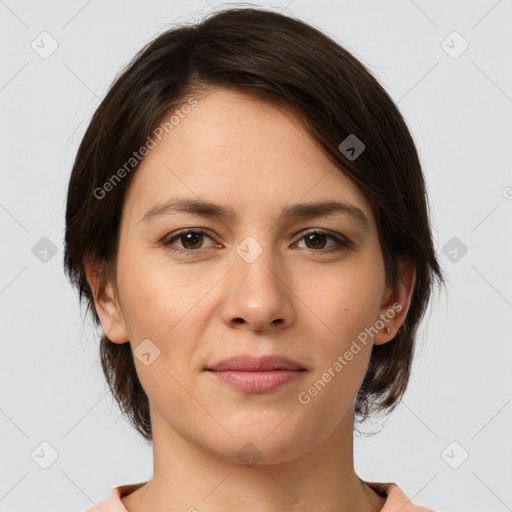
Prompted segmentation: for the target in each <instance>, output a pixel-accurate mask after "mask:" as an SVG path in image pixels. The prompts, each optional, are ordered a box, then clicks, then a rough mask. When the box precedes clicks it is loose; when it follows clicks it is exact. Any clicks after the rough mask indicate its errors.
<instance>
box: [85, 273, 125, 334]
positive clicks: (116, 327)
mask: <svg viewBox="0 0 512 512" xmlns="http://www.w3.org/2000/svg"><path fill="white" fill-rule="evenodd" d="M85 274H86V279H87V282H88V283H89V286H90V288H91V291H92V294H93V297H94V306H95V308H96V313H97V314H98V316H99V319H100V322H101V326H102V328H103V332H104V333H105V336H107V338H108V339H109V340H110V341H112V342H113V343H119V344H122V343H126V342H127V341H129V336H128V331H127V329H126V326H125V321H124V316H123V313H122V310H121V307H120V305H119V302H118V300H117V299H116V295H115V292H114V287H113V286H112V284H111V283H110V282H108V283H107V285H106V287H105V291H104V292H103V294H102V295H101V296H100V295H99V293H100V292H99V283H100V268H99V267H98V265H93V264H86V270H85Z"/></svg>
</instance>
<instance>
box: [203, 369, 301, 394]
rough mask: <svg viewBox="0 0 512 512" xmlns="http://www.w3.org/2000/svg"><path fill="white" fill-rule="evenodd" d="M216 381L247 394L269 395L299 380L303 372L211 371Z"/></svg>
mask: <svg viewBox="0 0 512 512" xmlns="http://www.w3.org/2000/svg"><path fill="white" fill-rule="evenodd" d="M210 373H212V374H213V375H214V376H215V377H216V378H217V379H220V380H222V381H223V382H225V383H226V384H228V385H229V386H231V387H233V388H236V389H239V390H241V391H245V392H247V393H269V392H270V391H276V390H278V389H280V388H282V387H283V386H285V385H286V384H289V383H291V382H295V381H296V380H298V379H300V378H301V377H302V376H303V375H304V373H306V372H305V371H304V370H271V371H252V372H247V371H245V372H244V371H234V370H229V371H221V372H216V371H211V372H210Z"/></svg>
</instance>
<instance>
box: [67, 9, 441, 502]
mask: <svg viewBox="0 0 512 512" xmlns="http://www.w3.org/2000/svg"><path fill="white" fill-rule="evenodd" d="M65 265H66V271H67V273H68V275H69V277H70V279H71V280H72V282H73V283H74V284H75V285H76V286H77V287H78V289H79V292H80V298H83V297H85V298H86V300H87V305H88V311H89V312H90V313H91V314H92V315H93V318H94V319H95V321H96V322H97V323H98V324H100V323H101V327H102V329H103V332H104V335H103V336H102V339H101V345H100V350H101V360H102V366H103V370H104V373H105V376H106V379H107V382H108V383H109V385H110V388H111V390H112V392H113V394H114V396H115V398H116V400H117V401H118V403H119V405H120V407H121V409H122V411H123V412H124V413H125V414H126V416H127V417H128V418H129V419H130V421H131V422H132V424H133V426H134V427H135V428H136V429H137V430H138V431H139V432H140V433H141V435H142V436H143V437H144V439H145V440H146V441H147V442H149V443H152V445H153V456H154V472H153V476H152V478H151V479H150V480H149V481H148V482H139V483H137V484H127V485H123V486H119V487H116V488H114V489H112V492H111V494H110V496H109V497H108V498H107V499H106V500H104V501H103V502H101V503H99V504H98V508H99V509H101V510H102V511H103V512H106V511H112V512H114V511H115V512H126V511H130V512H142V511H148V510H151V511H152V512H163V511H164V510H165V511H166V512H169V511H174V510H176V511H178V510H189V511H194V510H199V511H220V510H222V511H226V510H235V508H236V510H237V511H248V510H254V509H255V508H257V509H258V510H266V511H269V512H272V511H282V510H290V511H292V510H293V511H295V510H297V511H298V510H306V511H311V512H312V511H316V510H333V511H334V510H336V511H348V510H357V511H359V512H376V511H378V510H382V511H384V512H394V511H398V510H400V511H402V512H414V511H416V512H419V511H427V510H428V509H426V508H422V507H419V506H416V505H413V504H412V503H411V502H410V501H409V500H408V498H407V497H406V495H405V494H404V493H403V491H402V490H401V489H400V487H399V486H397V485H396V484H394V483H375V482H365V481H363V480H361V479H360V478H359V477H358V476H357V474H356V473H355V471H354V466H353V449H352V448H353V431H354V425H355V422H356V419H357V420H358V421H359V422H362V421H364V420H365V419H366V418H368V417H370V415H373V414H377V413H382V412H388V413H389V412H390V411H391V410H393V408H394V407H396V405H397V404H398V403H399V401H400V399H401V397H402V396H403V394H404V392H405V390H406V387H407V383H408V380H409V375H410V369H411V363H412V356H413V349H414V342H415V335H416V329H417V326H418V324H419V322H420V320H421V318H422V316H423V314H424V311H425V308H426V306H427V303H428V301H429V297H430V293H431V290H432V288H433V285H434V280H438V281H439V282H441V283H442V282H443V275H442V271H441V269H440V267H439V264H438V261H437V259H436V256H435V251H434V247H433V243H432V237H431V231H430V226H429V220H428V210H427V197H426V191H425V185H424V178H423V174H422V170H421V166H420V163H419V160H418V156H417V152H416V149H415V146H414V143H413V140H412V138H411V135H410V133H409V131H408V129H407V127H406V124H405V122H404V120H403V118H402V116H401V115H400V113H399V112H398V110H397V108H396V106H395V105H394V103H393V102H392V100H391V98H390V97H389V96H388V95H387V93H386V92H385V91H384V90H383V89H382V87H381V86H380V85H379V84H378V82H377V81H376V80H375V78H373V77H372V76H371V75H370V73H369V72H368V71H367V70H366V69H365V68H364V66H363V65H362V64H361V63H360V62H359V61H357V60H356V59H355V58H354V57H353V56H352V55H351V54H349V53H348V52H347V51H346V50H345V49H343V48H342V47H340V46H339V45H338V44H337V43H335V42H334V41H333V40H331V39H330V38H328V37H327V36H325V35H323V34H322V33H321V32H319V31H318V30H316V29H315V28H313V27H311V26H309V25H307V24H305V23H303V22H301V21H298V20H295V19H292V18H289V17H287V16H284V15H282V14H277V13H274V12H270V11H265V10H260V9H252V8H251V9H230V10H226V11H222V12H219V13H216V14H214V15H211V16H210V17H208V18H207V19H205V20H204V21H203V22H202V23H200V24H198V25H196V26H187V27H178V28H173V29H171V30H169V31H167V32H166V33H164V34H162V35H160V36H159V37H157V38H156V39H155V40H154V41H152V42H151V43H150V44H149V45H147V46H146V47H145V48H144V49H143V50H141V52H139V54H138V55H137V56H136V57H135V58H134V60H133V61H132V62H131V63H130V64H129V65H128V66H127V68H126V69H125V70H124V72H123V73H122V74H121V75H120V76H119V77H118V78H117V79H116V81H115V82H114V84H113V85H112V87H111V89H110V91H109V92H108V94H107V96H106V98H105V99H104V101H103V102H102V103H101V105H100V106H99V108H98V109H97V111H96V113H95V114H94V117H93V119H92V121H91V123H90V125H89V127H88V129H87V132H86V134H85V136H84V138H83V140H82V142H81V145H80V148H79V151H78V154H77V157H76V161H75V163H74V167H73V171H72V175H71V179H70V183H69V190H68V202H67V212H66V247H65ZM90 510H91V511H92V510H96V507H93V508H91V509H90Z"/></svg>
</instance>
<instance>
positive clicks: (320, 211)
mask: <svg viewBox="0 0 512 512" xmlns="http://www.w3.org/2000/svg"><path fill="white" fill-rule="evenodd" d="M178 212H183V213H191V214H193V215H198V216H200V217H214V218H219V219H234V218H236V212H235V210H233V209H232V208H230V207H227V206H221V205H219V204H215V203H212V202H209V201H203V200H201V199H171V200H169V201H167V202H165V203H163V204H156V205H154V206H152V207H151V208H150V209H149V210H147V211H146V213H145V214H144V216H143V217H142V219H141V220H140V221H139V222H149V221H150V220H151V219H154V218H155V217H158V216H160V215H166V214H172V213H178ZM332 213H339V214H342V215H346V216H348V217H351V218H352V219H353V220H355V221H356V222H357V223H358V224H359V225H360V226H361V227H362V228H363V229H364V230H365V231H367V232H368V231H369V226H370V223H369V221H368V217H367V216H366V215H365V213H364V212H363V211H362V210H361V209H359V208H358V207H357V206H354V205H351V204H346V203H341V202H338V201H321V202H316V203H298V204H294V205H291V206H287V207H286V208H284V209H283V211H282V213H281V215H280V216H279V219H278V221H282V220H286V219H297V218H311V217H321V216H324V215H329V214H332Z"/></svg>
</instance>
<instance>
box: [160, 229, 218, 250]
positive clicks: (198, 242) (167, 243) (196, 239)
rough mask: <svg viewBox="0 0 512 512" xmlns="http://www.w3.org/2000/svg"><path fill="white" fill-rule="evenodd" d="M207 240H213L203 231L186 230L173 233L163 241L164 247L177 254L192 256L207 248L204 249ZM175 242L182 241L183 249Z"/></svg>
mask: <svg viewBox="0 0 512 512" xmlns="http://www.w3.org/2000/svg"><path fill="white" fill-rule="evenodd" d="M205 238H209V239H210V240H212V238H211V237H210V236H209V235H208V234H207V233H206V232H205V231H203V230H193V229H184V230H182V231H179V232H178V233H172V234H171V236H169V237H167V238H165V239H164V240H163V241H162V245H163V246H164V247H168V248H169V249H171V250H173V251H176V252H182V253H186V254H190V253H192V252H198V251H199V250H200V249H204V248H205V247H202V244H203V242H204V239H205ZM175 240H177V241H180V242H181V243H182V247H180V246H176V244H175V243H174V241H175Z"/></svg>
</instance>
